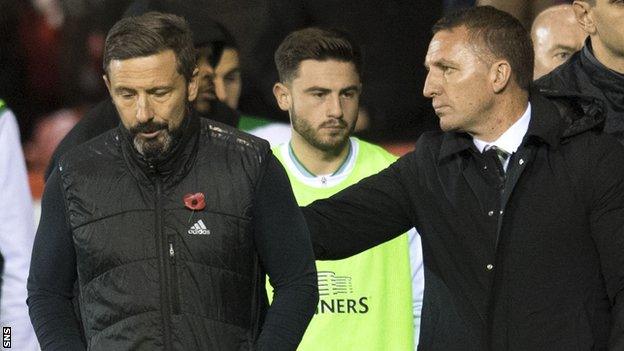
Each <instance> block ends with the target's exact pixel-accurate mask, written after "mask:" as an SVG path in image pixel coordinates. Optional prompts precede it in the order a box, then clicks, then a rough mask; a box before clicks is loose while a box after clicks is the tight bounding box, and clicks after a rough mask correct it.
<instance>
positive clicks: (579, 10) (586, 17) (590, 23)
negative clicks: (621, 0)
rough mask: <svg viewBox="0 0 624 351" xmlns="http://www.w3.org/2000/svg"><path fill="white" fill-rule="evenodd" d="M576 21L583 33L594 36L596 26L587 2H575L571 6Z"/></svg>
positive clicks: (577, 0)
mask: <svg viewBox="0 0 624 351" xmlns="http://www.w3.org/2000/svg"><path fill="white" fill-rule="evenodd" d="M572 9H573V10H574V16H575V17H576V21H577V22H578V23H579V24H580V25H581V28H583V30H584V31H585V33H587V34H589V35H593V34H596V24H595V23H594V17H593V14H592V10H591V5H590V4H589V3H587V1H583V0H575V1H574V3H573V4H572Z"/></svg>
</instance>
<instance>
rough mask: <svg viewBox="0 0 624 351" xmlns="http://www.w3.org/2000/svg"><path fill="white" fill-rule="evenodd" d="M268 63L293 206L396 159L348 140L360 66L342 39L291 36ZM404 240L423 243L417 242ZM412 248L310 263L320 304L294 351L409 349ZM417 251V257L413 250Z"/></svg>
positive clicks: (313, 31) (324, 34) (402, 243)
mask: <svg viewBox="0 0 624 351" xmlns="http://www.w3.org/2000/svg"><path fill="white" fill-rule="evenodd" d="M275 63H276V65H277V70H278V73H279V77H280V82H278V83H276V84H275V86H274V88H273V93H274V95H275V98H276V99H277V103H278V105H279V107H280V108H281V109H282V110H284V111H288V112H289V114H290V120H291V128H292V137H291V140H290V142H288V143H285V144H281V145H279V146H276V147H275V148H274V149H273V153H274V154H275V156H277V158H278V159H279V160H280V161H281V162H282V164H283V165H284V168H285V169H286V172H287V174H288V177H289V178H290V182H291V184H292V187H293V191H294V194H295V197H296V199H297V202H298V203H299V205H300V206H305V205H307V204H309V203H311V202H312V201H314V200H317V199H321V198H326V197H329V196H331V195H333V194H335V193H337V192H338V191H340V190H342V189H344V188H346V187H347V186H349V185H351V184H354V183H356V182H358V181H359V180H360V179H362V178H364V177H367V176H369V175H371V174H375V173H377V172H379V171H380V170H382V169H384V168H386V167H387V166H388V165H389V164H391V163H392V162H394V160H395V159H396V158H395V157H394V156H393V155H391V154H390V153H388V152H386V151H384V150H383V149H381V148H380V147H378V146H375V145H372V144H369V143H367V142H364V141H361V140H359V139H357V138H355V137H350V134H351V132H352V131H353V128H354V126H355V122H356V120H357V115H358V105H359V98H360V93H361V89H362V84H361V81H360V72H361V64H362V63H361V55H360V50H359V48H358V47H356V46H355V45H354V44H353V43H352V42H351V41H350V40H349V38H348V37H347V36H346V35H345V34H343V33H340V32H337V31H331V30H323V29H319V28H307V29H303V30H299V31H296V32H293V33H291V34H290V35H289V36H288V37H286V39H284V41H283V42H282V44H281V45H280V46H279V48H278V49H277V51H276V53H275ZM379 220H381V221H383V218H380V219H379ZM411 239H413V240H417V241H418V242H417V244H418V245H419V244H420V242H419V238H418V237H417V235H416V237H411ZM409 251H410V249H409V241H408V235H401V236H399V237H397V238H396V239H395V240H392V241H390V242H387V243H385V244H383V245H380V246H378V247H375V248H373V249H370V250H368V251H366V252H363V253H361V254H359V255H356V256H353V257H351V258H348V259H344V260H340V261H323V262H321V261H317V262H316V264H317V270H318V284H319V295H320V301H319V304H318V306H317V311H316V314H315V316H314V317H313V319H312V322H311V323H310V325H309V327H308V329H307V331H306V333H305V335H304V337H303V341H302V342H301V344H300V347H299V350H341V351H343V350H412V349H414V344H415V343H416V342H417V341H418V339H417V333H416V336H415V335H414V334H415V333H414V331H415V330H416V331H417V330H418V329H417V328H414V325H415V324H416V325H417V324H418V321H419V317H420V309H419V307H420V306H418V308H416V309H415V310H417V311H416V313H415V314H414V316H413V314H412V306H411V304H412V290H413V289H412V283H411V274H410V256H409V255H410V252H409ZM415 251H416V252H415V254H417V255H418V260H420V257H421V256H420V246H418V247H417V249H416V250H415ZM421 267H422V266H421ZM417 280H418V284H417V288H415V289H414V290H419V291H414V293H415V296H417V298H416V300H417V301H421V296H422V273H421V274H420V275H418V278H417ZM269 289H270V288H269ZM413 317H416V318H414V320H413Z"/></svg>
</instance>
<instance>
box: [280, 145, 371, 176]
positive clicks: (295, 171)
mask: <svg viewBox="0 0 624 351" xmlns="http://www.w3.org/2000/svg"><path fill="white" fill-rule="evenodd" d="M289 144H290V143H289V142H288V143H283V144H280V145H279V146H278V149H279V151H278V152H280V153H281V156H282V159H283V160H284V167H285V168H287V169H288V170H289V171H290V172H291V174H292V175H293V176H294V177H295V178H297V179H298V180H299V181H301V182H302V183H304V184H306V185H308V186H312V187H316V188H327V187H332V186H334V185H337V184H339V183H341V182H342V181H343V180H344V179H346V178H347V176H349V175H350V174H351V171H352V170H353V167H354V166H355V160H356V159H357V157H358V153H359V144H358V143H357V141H356V139H355V138H354V137H350V138H349V154H348V155H347V157H346V159H345V161H344V163H343V164H342V165H341V166H340V167H339V168H338V170H337V171H336V172H334V173H333V174H320V175H313V174H311V173H310V172H309V171H308V170H306V169H305V167H304V166H303V165H302V164H301V163H300V162H299V160H298V159H297V157H296V156H295V155H294V153H292V152H291V149H290V147H289Z"/></svg>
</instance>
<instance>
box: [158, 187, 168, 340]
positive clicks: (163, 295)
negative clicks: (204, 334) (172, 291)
mask: <svg viewBox="0 0 624 351" xmlns="http://www.w3.org/2000/svg"><path fill="white" fill-rule="evenodd" d="M155 184H156V242H157V245H156V247H157V248H158V253H159V254H158V259H159V262H158V263H159V270H160V277H161V282H160V314H161V316H162V325H163V338H164V343H165V350H171V349H172V345H171V324H170V323H171V311H170V310H169V309H170V308H171V305H170V296H169V277H168V274H167V273H168V272H167V268H168V267H167V262H166V258H165V257H166V256H165V255H167V254H168V249H169V246H168V245H167V244H168V241H167V238H165V237H164V234H163V223H162V218H163V213H162V212H163V208H162V189H161V184H160V180H159V179H156V180H155Z"/></svg>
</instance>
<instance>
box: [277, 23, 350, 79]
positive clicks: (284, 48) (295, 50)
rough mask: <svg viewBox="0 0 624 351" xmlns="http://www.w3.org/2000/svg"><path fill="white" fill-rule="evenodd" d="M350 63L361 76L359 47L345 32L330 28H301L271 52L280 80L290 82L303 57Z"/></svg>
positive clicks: (305, 58) (304, 58)
mask: <svg viewBox="0 0 624 351" xmlns="http://www.w3.org/2000/svg"><path fill="white" fill-rule="evenodd" d="M330 59H333V60H337V61H344V62H351V63H353V64H354V65H355V70H356V71H357V73H358V75H360V76H361V72H362V55H361V52H360V48H359V47H358V46H357V45H356V44H355V43H354V42H353V41H352V40H351V39H350V38H349V36H348V35H347V34H346V33H343V32H340V31H338V30H334V29H321V28H305V29H301V30H298V31H295V32H292V33H290V34H289V35H288V36H287V37H286V38H285V39H284V41H282V43H281V44H280V46H279V47H278V48H277V51H275V65H276V66H277V73H278V74H279V78H280V81H282V82H287V81H291V80H292V79H294V78H295V76H296V75H297V70H298V69H299V65H300V64H301V62H302V61H304V60H317V61H326V60H330Z"/></svg>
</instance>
